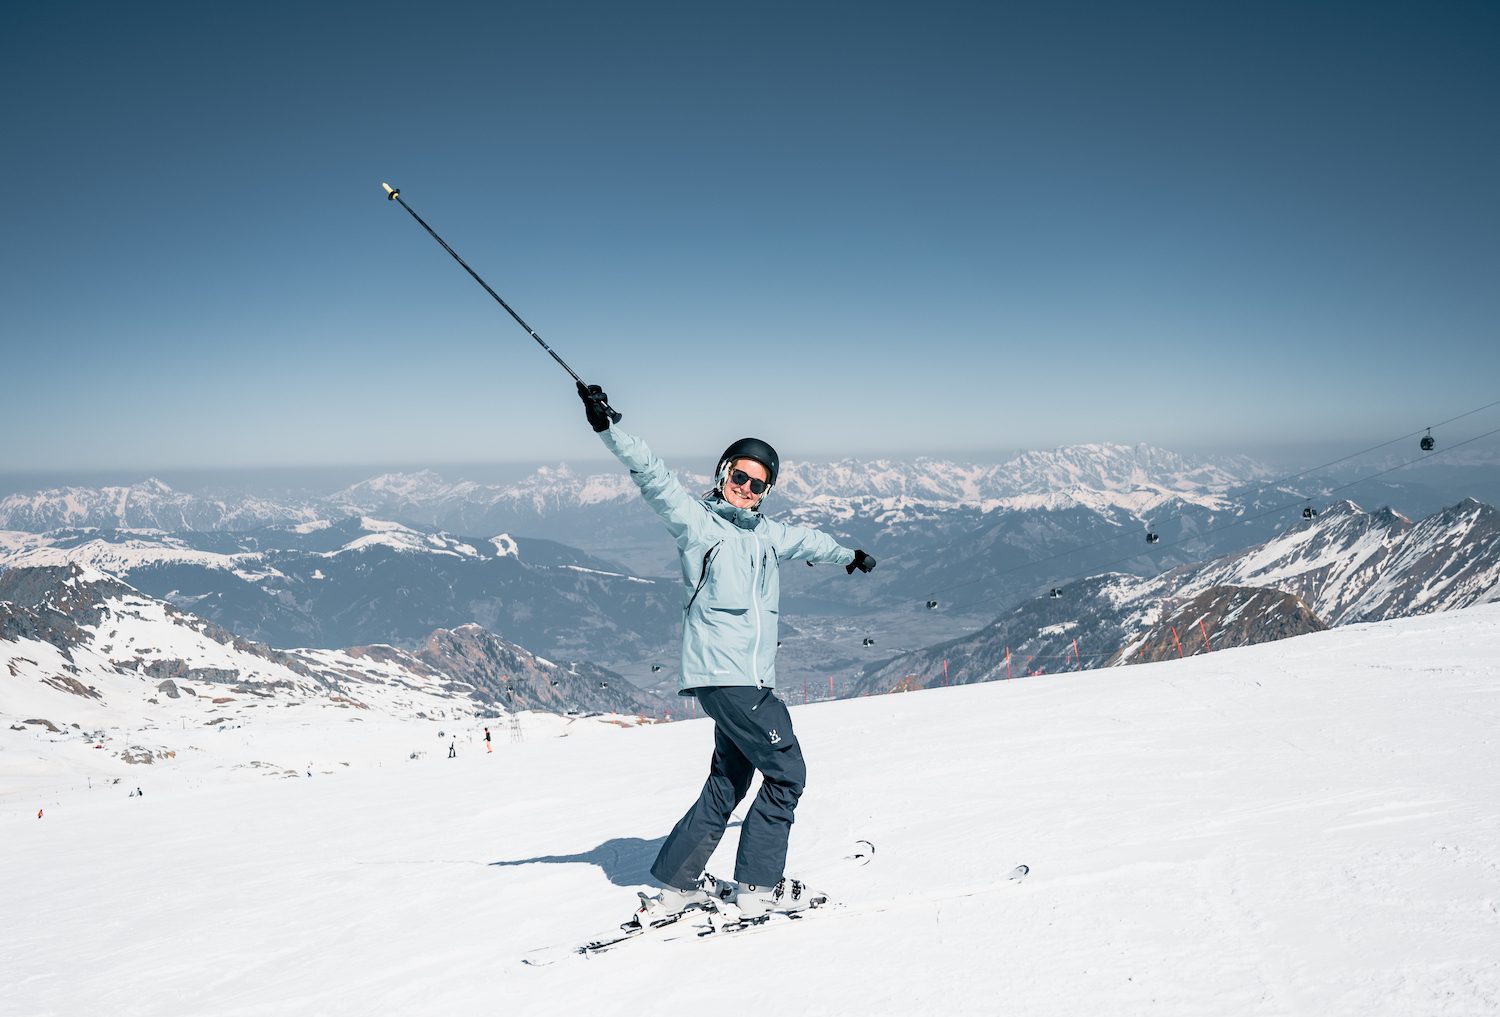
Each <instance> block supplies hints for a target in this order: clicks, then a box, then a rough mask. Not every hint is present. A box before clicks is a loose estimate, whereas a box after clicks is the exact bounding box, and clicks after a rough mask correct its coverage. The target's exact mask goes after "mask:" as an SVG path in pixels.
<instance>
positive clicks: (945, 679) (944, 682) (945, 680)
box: [943, 660, 948, 688]
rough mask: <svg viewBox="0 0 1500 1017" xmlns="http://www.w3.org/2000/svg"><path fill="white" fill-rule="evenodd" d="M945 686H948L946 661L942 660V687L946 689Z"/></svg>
mask: <svg viewBox="0 0 1500 1017" xmlns="http://www.w3.org/2000/svg"><path fill="white" fill-rule="evenodd" d="M947 686H948V661H947V660H944V661H943V687H944V688H946V687H947Z"/></svg>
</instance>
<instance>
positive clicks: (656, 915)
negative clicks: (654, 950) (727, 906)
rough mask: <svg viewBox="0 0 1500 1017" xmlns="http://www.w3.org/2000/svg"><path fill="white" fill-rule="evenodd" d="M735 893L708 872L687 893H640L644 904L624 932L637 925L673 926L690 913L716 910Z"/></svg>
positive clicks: (729, 884)
mask: <svg viewBox="0 0 1500 1017" xmlns="http://www.w3.org/2000/svg"><path fill="white" fill-rule="evenodd" d="M735 891H736V887H735V885H734V883H732V882H729V881H727V880H722V879H716V878H714V876H713V874H712V873H708V872H705V873H704V874H703V875H702V876H701V877H699V879H698V882H697V884H696V885H695V886H692V887H690V888H688V889H685V890H684V889H678V888H677V887H674V886H667V887H663V888H662V889H661V891H660V892H658V893H653V894H648V893H646V892H645V891H644V890H640V891H637V893H636V896H637V897H639V898H640V903H639V905H638V906H637V907H636V910H635V914H634V916H632V917H631V919H630V921H629V922H627V923H625V925H624V926H622V928H629V927H631V926H632V925H634V926H636V927H638V928H641V929H654V928H660V927H661V926H663V925H671V924H672V923H673V922H675V921H677V920H678V919H680V918H681V917H682V916H683V915H685V914H687V913H688V912H689V911H713V910H715V909H716V908H717V906H718V905H719V904H720V903H722V902H724V901H728V900H731V899H733V897H734V896H735Z"/></svg>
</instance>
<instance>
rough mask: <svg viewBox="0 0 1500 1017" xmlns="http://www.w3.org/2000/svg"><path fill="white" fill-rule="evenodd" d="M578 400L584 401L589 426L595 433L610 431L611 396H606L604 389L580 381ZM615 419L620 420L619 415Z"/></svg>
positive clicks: (584, 410)
mask: <svg viewBox="0 0 1500 1017" xmlns="http://www.w3.org/2000/svg"><path fill="white" fill-rule="evenodd" d="M578 398H580V399H582V400H583V412H584V413H585V414H587V416H588V418H589V426H590V427H592V428H593V429H594V430H595V431H608V430H609V416H610V406H609V396H608V395H606V394H605V392H604V389H602V388H600V387H599V386H598V385H585V384H584V383H583V382H581V381H580V382H579V383H578ZM615 419H616V420H619V419H620V415H619V414H618V413H616V414H615Z"/></svg>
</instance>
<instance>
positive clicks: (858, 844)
mask: <svg viewBox="0 0 1500 1017" xmlns="http://www.w3.org/2000/svg"><path fill="white" fill-rule="evenodd" d="M846 857H847V858H848V860H849V861H851V862H858V863H859V864H861V865H869V864H870V860H871V859H872V858H874V857H875V843H874V842H873V841H868V840H857V841H855V842H854V853H853V854H851V855H848V856H846Z"/></svg>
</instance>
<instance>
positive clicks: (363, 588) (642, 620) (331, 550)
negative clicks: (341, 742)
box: [0, 517, 676, 659]
mask: <svg viewBox="0 0 1500 1017" xmlns="http://www.w3.org/2000/svg"><path fill="white" fill-rule="evenodd" d="M69 563H76V564H81V565H84V566H86V567H89V568H92V569H96V570H99V571H100V572H105V573H108V574H110V575H112V576H114V577H116V578H118V579H121V580H123V581H125V582H127V583H128V584H129V585H130V586H132V587H134V588H135V589H137V590H139V591H141V592H142V593H144V594H147V595H149V596H152V597H157V598H160V599H162V600H165V601H168V602H170V603H171V604H173V605H174V606H176V607H177V608H179V609H181V610H184V611H190V612H192V613H193V614H195V615H198V616H200V617H202V618H205V619H207V620H210V621H213V622H215V623H217V624H219V625H221V626H223V627H224V628H226V629H229V630H231V631H233V632H235V633H236V634H238V635H241V636H244V637H246V638H249V639H253V640H256V641H259V642H263V643H267V644H270V645H273V646H309V647H324V648H337V647H345V646H358V645H362V644H366V643H393V644H398V645H403V646H414V645H416V644H417V643H419V642H421V641H423V640H425V639H426V638H427V637H428V634H429V633H431V632H432V631H433V630H435V629H440V628H449V629H451V628H456V627H458V626H460V625H464V624H468V623H471V622H472V623H478V624H480V625H483V626H484V627H485V628H488V629H490V630H491V631H493V632H496V633H498V634H500V635H502V636H503V637H504V638H505V639H507V640H510V641H512V642H515V643H517V644H519V645H523V646H526V647H528V648H529V649H531V650H533V651H535V652H538V653H542V654H545V655H547V656H549V657H554V658H559V659H595V658H593V657H592V656H591V651H592V650H593V649H594V648H595V647H597V646H598V645H610V646H613V647H615V648H616V650H617V651H618V653H619V655H621V656H631V655H633V656H635V657H643V656H650V655H653V654H655V653H656V649H657V647H658V645H659V644H660V643H661V641H662V640H665V639H667V638H670V634H671V628H672V624H673V622H674V621H675V620H676V617H675V612H676V602H675V599H674V598H675V595H676V594H675V590H674V589H670V588H668V586H667V585H666V584H662V583H658V582H655V581H652V580H648V579H640V578H637V577H634V576H629V575H625V574H622V573H621V572H620V571H618V569H617V568H616V567H614V566H612V565H610V564H609V563H607V562H603V561H600V560H598V559H595V558H592V557H591V556H589V555H586V554H584V553H583V552H581V551H578V550H576V549H574V548H568V547H564V546H563V545H560V544H556V543H553V542H551V541H546V540H532V539H529V538H524V537H520V538H518V537H511V536H510V535H508V534H498V535H495V536H491V537H484V538H463V537H455V536H453V535H451V534H447V533H428V532H421V531H418V530H414V529H412V528H410V527H407V526H403V525H400V524H397V523H390V522H385V521H382V520H377V519H372V518H369V517H351V518H349V519H345V520H341V521H340V522H338V523H327V522H322V521H318V522H313V523H304V524H302V525H299V526H293V527H263V528H261V529H257V530H251V531H245V532H230V531H217V532H206V533H204V532H193V531H179V532H177V533H166V532H161V531H155V530H93V529H82V530H57V531H53V532H50V533H46V534H26V533H20V532H15V531H12V532H10V533H8V534H5V535H4V537H3V539H0V568H25V567H35V566H58V565H63V564H69Z"/></svg>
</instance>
